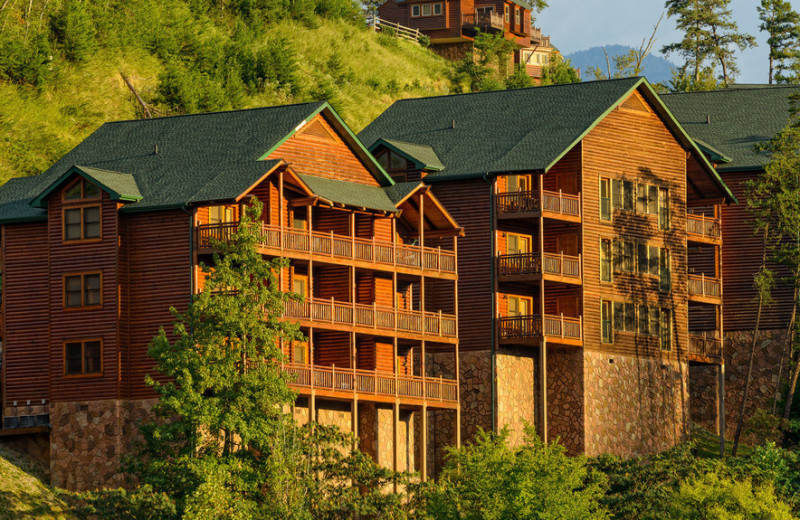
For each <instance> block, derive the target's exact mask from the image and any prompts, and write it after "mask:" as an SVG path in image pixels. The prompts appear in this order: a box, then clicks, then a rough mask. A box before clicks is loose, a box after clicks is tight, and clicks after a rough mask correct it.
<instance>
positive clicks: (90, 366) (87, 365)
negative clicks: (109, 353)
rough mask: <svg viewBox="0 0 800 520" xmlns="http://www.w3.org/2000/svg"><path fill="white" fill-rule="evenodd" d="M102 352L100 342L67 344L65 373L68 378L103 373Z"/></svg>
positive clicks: (65, 346)
mask: <svg viewBox="0 0 800 520" xmlns="http://www.w3.org/2000/svg"><path fill="white" fill-rule="evenodd" d="M102 350H103V349H102V344H101V342H100V340H89V341H73V342H69V343H65V344H64V373H65V374H66V375H68V376H74V375H89V374H100V373H102V371H103V366H102Z"/></svg>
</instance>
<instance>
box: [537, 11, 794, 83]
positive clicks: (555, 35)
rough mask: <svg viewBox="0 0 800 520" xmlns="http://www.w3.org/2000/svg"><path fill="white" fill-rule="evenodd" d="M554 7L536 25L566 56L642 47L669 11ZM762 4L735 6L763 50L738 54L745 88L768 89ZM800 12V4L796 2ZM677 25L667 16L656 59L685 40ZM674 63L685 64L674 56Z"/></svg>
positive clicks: (742, 26) (737, 16)
mask: <svg viewBox="0 0 800 520" xmlns="http://www.w3.org/2000/svg"><path fill="white" fill-rule="evenodd" d="M548 3H549V4H550V6H549V7H547V8H546V9H545V10H544V11H542V12H541V13H540V14H539V16H538V17H537V20H536V26H537V27H541V28H542V33H543V34H546V35H550V36H551V38H552V43H553V45H555V46H556V47H558V48H559V50H561V52H563V53H564V54H569V53H570V52H574V51H580V50H584V49H588V48H590V47H595V46H599V45H611V44H620V45H630V46H632V47H638V46H639V45H640V44H641V42H642V38H648V37H649V36H650V33H651V32H652V31H653V25H655V23H656V22H657V21H658V17H659V15H660V14H661V13H662V12H663V11H664V2H663V1H661V0H548ZM758 5H760V0H733V1H732V2H731V10H732V11H733V17H734V19H735V20H736V22H737V23H738V24H739V29H740V30H742V31H745V32H748V33H750V34H752V35H753V36H755V37H756V40H757V42H758V47H755V48H753V49H748V50H745V51H744V52H741V53H739V54H738V56H739V69H740V70H741V74H740V76H739V77H738V79H737V81H738V82H739V83H766V82H767V72H768V69H769V65H768V63H767V43H766V41H767V39H766V35H765V33H763V32H759V30H758V26H759V23H760V22H759V20H758V12H757V11H756V6H758ZM792 7H793V8H795V9H798V7H800V0H793V1H792ZM680 38H681V35H680V33H679V32H678V31H677V30H676V29H675V20H674V19H673V18H667V17H666V15H665V16H664V20H663V21H662V22H661V26H660V27H659V28H658V33H657V34H656V39H657V41H656V44H655V45H654V49H655V52H654V54H660V53H659V52H658V49H660V48H661V46H662V45H664V44H667V43H671V42H674V41H678V40H680ZM671 61H672V62H673V63H678V61H679V58H678V57H677V56H675V55H673V56H671Z"/></svg>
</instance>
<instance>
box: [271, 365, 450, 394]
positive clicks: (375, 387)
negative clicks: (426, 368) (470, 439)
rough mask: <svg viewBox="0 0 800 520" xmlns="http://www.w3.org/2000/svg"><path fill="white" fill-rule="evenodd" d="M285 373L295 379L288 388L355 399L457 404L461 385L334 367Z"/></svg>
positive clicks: (301, 368) (289, 369) (288, 367)
mask: <svg viewBox="0 0 800 520" xmlns="http://www.w3.org/2000/svg"><path fill="white" fill-rule="evenodd" d="M283 370H284V371H285V372H286V373H287V374H289V375H290V376H291V377H292V380H291V381H290V382H289V386H292V387H295V388H308V389H312V388H313V389H318V390H331V391H340V392H349V393H352V394H353V395H354V396H359V397H362V398H363V397H364V396H366V395H375V396H384V397H387V396H394V397H406V398H412V399H425V400H434V401H440V402H447V403H451V404H452V403H457V402H458V383H457V382H456V381H453V380H451V379H443V378H441V377H439V378H433V377H420V376H410V375H401V374H393V373H387V372H378V371H377V370H358V369H354V368H337V367H335V366H319V365H303V364H297V363H292V364H285V365H283Z"/></svg>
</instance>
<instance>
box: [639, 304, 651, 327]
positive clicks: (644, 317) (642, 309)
mask: <svg viewBox="0 0 800 520" xmlns="http://www.w3.org/2000/svg"><path fill="white" fill-rule="evenodd" d="M647 309H648V308H647V305H645V304H639V334H649V333H650V328H649V326H648V324H647V322H648V318H649V316H650V313H649V312H648V310H647Z"/></svg>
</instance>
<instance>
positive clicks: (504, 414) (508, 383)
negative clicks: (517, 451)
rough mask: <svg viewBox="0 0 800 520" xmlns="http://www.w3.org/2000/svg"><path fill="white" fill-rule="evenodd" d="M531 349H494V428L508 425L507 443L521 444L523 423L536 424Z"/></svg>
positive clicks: (534, 378) (535, 392)
mask: <svg viewBox="0 0 800 520" xmlns="http://www.w3.org/2000/svg"><path fill="white" fill-rule="evenodd" d="M534 355H535V352H534V351H532V349H530V348H503V349H499V350H498V351H497V352H496V361H495V363H496V365H495V370H496V372H495V373H496V375H497V407H496V411H495V413H496V414H497V429H498V431H499V430H501V429H502V428H504V427H508V429H509V443H510V445H511V446H517V445H520V444H522V442H523V440H524V433H525V432H524V428H525V423H528V424H531V425H534V426H535V425H536V413H535V410H534V408H535V406H534V403H535V401H536V394H537V393H538V392H539V389H538V387H537V386H536V384H537V383H536V381H537V380H538V378H536V377H535V374H536V372H535V364H534Z"/></svg>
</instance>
